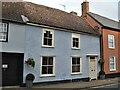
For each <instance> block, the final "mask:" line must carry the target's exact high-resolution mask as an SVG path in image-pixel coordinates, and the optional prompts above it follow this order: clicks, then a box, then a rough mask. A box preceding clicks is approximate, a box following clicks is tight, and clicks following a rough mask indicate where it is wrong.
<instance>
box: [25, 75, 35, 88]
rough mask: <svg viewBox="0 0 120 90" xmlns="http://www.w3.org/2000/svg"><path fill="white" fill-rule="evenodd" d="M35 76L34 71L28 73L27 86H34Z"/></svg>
mask: <svg viewBox="0 0 120 90" xmlns="http://www.w3.org/2000/svg"><path fill="white" fill-rule="evenodd" d="M34 79H35V76H34V75H33V74H32V73H29V74H27V76H26V87H27V88H31V87H32V86H33V81H34Z"/></svg>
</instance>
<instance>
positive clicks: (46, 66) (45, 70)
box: [41, 56, 55, 76]
mask: <svg viewBox="0 0 120 90" xmlns="http://www.w3.org/2000/svg"><path fill="white" fill-rule="evenodd" d="M53 75H55V57H52V56H43V57H41V76H53Z"/></svg>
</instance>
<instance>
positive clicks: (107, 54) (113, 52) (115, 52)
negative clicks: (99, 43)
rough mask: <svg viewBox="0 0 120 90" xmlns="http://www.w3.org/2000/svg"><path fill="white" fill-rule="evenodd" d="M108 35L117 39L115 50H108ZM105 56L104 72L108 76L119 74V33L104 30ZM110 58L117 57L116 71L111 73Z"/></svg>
mask: <svg viewBox="0 0 120 90" xmlns="http://www.w3.org/2000/svg"><path fill="white" fill-rule="evenodd" d="M108 34H110V35H114V37H115V49H110V48H108ZM103 42H104V43H103V48H104V49H103V56H104V60H105V63H104V71H105V73H106V74H110V73H117V72H118V32H117V31H113V30H110V29H103ZM110 56H115V57H116V71H110V69H109V58H110Z"/></svg>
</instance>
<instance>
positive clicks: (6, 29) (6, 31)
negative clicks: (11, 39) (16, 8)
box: [0, 22, 8, 42]
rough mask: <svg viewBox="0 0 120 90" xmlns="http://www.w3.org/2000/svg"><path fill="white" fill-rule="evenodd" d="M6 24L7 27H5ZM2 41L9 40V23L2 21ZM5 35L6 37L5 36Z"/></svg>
mask: <svg viewBox="0 0 120 90" xmlns="http://www.w3.org/2000/svg"><path fill="white" fill-rule="evenodd" d="M4 26H5V27H4ZM0 37H2V38H0V41H4V42H5V41H7V38H8V23H3V22H0ZM3 37H5V38H3Z"/></svg>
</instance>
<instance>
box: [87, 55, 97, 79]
mask: <svg viewBox="0 0 120 90" xmlns="http://www.w3.org/2000/svg"><path fill="white" fill-rule="evenodd" d="M90 57H95V67H96V70H95V71H96V76H95V77H94V78H93V77H92V78H91V75H90V71H91V70H90ZM88 60H89V77H90V80H91V79H97V69H98V68H97V57H96V56H89V57H88Z"/></svg>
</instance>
